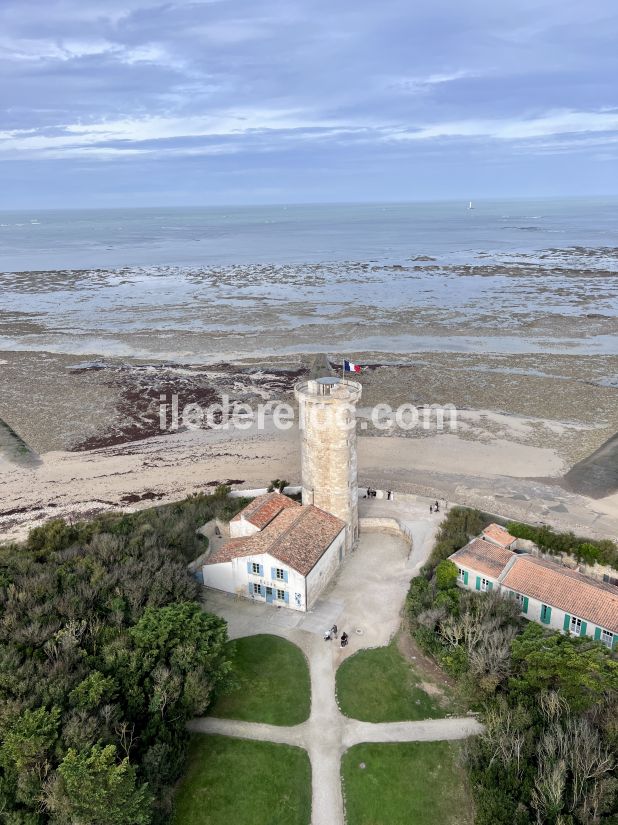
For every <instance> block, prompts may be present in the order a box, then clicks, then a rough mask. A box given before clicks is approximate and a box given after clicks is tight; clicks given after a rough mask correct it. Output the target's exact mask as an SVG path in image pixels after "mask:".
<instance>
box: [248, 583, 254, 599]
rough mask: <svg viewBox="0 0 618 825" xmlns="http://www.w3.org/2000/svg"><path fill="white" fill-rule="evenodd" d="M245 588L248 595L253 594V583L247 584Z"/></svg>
mask: <svg viewBox="0 0 618 825" xmlns="http://www.w3.org/2000/svg"><path fill="white" fill-rule="evenodd" d="M247 590H248V591H249V595H250V596H253V585H252V584H251V583H249V584H248V585H247Z"/></svg>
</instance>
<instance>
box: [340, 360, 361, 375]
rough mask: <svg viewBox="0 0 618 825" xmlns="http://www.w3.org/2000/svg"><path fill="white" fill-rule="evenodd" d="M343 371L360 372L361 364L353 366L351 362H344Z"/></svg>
mask: <svg viewBox="0 0 618 825" xmlns="http://www.w3.org/2000/svg"><path fill="white" fill-rule="evenodd" d="M343 371H344V372H360V371H361V368H360V364H353V363H352V362H351V361H344V362H343Z"/></svg>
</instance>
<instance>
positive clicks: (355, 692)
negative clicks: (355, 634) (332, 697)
mask: <svg viewBox="0 0 618 825" xmlns="http://www.w3.org/2000/svg"><path fill="white" fill-rule="evenodd" d="M420 681H421V679H420V677H419V676H418V674H417V673H416V672H415V670H414V668H413V667H412V666H411V665H410V663H409V662H408V661H407V660H406V659H405V658H404V657H403V656H402V655H401V653H400V652H399V650H398V649H397V644H396V642H395V641H393V642H391V644H390V645H388V646H387V647H377V648H373V649H369V650H361V651H359V653H356V654H355V655H354V656H350V658H349V659H346V660H345V661H344V662H343V664H342V665H341V667H340V668H339V670H338V671H337V701H338V702H339V707H340V708H341V712H342V713H344V714H345V715H346V716H350V717H351V718H353V719H361V720H362V721H363V722H401V721H406V720H412V721H414V720H417V719H439V718H441V717H443V716H445V715H446V709H445V708H444V707H441V706H440V703H439V701H438V698H436V697H433V696H429V695H428V694H427V693H425V691H424V690H422V688H421V687H420V686H419V683H420Z"/></svg>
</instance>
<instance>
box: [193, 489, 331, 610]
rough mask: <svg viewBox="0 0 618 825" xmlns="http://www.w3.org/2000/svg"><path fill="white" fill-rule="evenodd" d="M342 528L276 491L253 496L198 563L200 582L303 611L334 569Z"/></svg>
mask: <svg viewBox="0 0 618 825" xmlns="http://www.w3.org/2000/svg"><path fill="white" fill-rule="evenodd" d="M345 529H346V525H345V523H344V522H343V521H341V519H338V518H337V517H336V516H333V515H331V514H330V513H327V512H325V511H324V510H320V509H319V508H318V507H315V506H313V505H308V506H306V507H301V506H300V504H298V503H297V502H296V501H293V500H292V499H289V498H288V497H287V496H284V495H281V494H280V493H268V494H266V495H263V496H258V498H256V499H254V501H252V502H251V503H250V504H248V505H247V507H245V508H244V510H242V511H241V512H240V513H238V515H237V516H235V517H234V518H233V519H232V520H231V521H230V536H231V538H230V540H229V541H227V542H226V543H225V544H223V545H222V546H221V547H220V548H219V549H218V550H216V551H215V552H214V553H212V554H211V555H210V556H209V557H208V558H207V559H206V561H205V563H204V565H203V577H204V584H205V585H206V586H207V587H214V588H216V589H218V590H224V591H226V592H228V593H236V594H237V595H240V596H245V597H247V598H250V599H254V600H257V601H262V602H266V603H267V604H277V605H281V606H285V607H289V608H292V609H294V610H303V611H304V610H308V609H309V608H310V607H311V606H312V605H313V603H314V602H315V600H316V599H317V597H318V596H319V595H320V593H321V592H322V590H323V589H324V587H325V586H326V584H327V583H328V581H329V579H330V577H331V576H332V574H333V572H334V571H335V570H336V568H337V567H338V566H339V564H340V562H341V560H342V559H343V556H344V552H345Z"/></svg>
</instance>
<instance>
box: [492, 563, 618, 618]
mask: <svg viewBox="0 0 618 825" xmlns="http://www.w3.org/2000/svg"><path fill="white" fill-rule="evenodd" d="M501 584H502V585H503V587H507V588H508V589H509V590H516V591H517V592H518V593H522V594H523V595H524V596H529V597H530V598H532V599H537V600H538V601H540V602H543V604H547V605H550V606H551V607H557V608H558V609H559V610H564V611H565V613H569V614H570V615H572V616H577V618H578V619H584V620H585V621H588V622H592V623H593V624H595V625H598V626H599V627H602V628H605V630H610V631H611V632H612V633H618V590H616V588H615V587H612V586H611V585H609V584H603V583H602V582H597V581H595V580H593V579H589V578H587V577H586V576H583V575H582V574H581V573H576V572H575V571H574V570H569V569H568V568H567V567H563V566H562V565H560V564H555V563H554V562H550V561H545V560H543V559H537V558H534V557H533V556H528V555H521V556H516V559H515V561H514V562H513V565H512V566H511V568H510V569H509V570H508V571H507V572H506V574H505V576H504V578H503V580H502V582H501Z"/></svg>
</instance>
